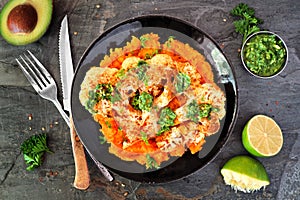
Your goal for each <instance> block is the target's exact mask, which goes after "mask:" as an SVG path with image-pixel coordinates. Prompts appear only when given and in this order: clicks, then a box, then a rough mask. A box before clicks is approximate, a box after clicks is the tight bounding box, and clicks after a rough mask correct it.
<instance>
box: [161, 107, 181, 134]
mask: <svg viewBox="0 0 300 200" xmlns="http://www.w3.org/2000/svg"><path fill="white" fill-rule="evenodd" d="M175 118H176V114H175V113H174V111H173V110H172V109H171V108H169V107H166V108H164V109H162V110H161V113H160V116H159V120H158V122H157V123H158V124H159V125H160V126H161V128H160V130H159V131H158V133H157V134H156V135H161V134H162V133H163V132H165V131H168V130H170V126H173V125H174V120H175Z"/></svg>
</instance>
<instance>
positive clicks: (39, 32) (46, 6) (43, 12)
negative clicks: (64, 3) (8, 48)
mask: <svg viewBox="0 0 300 200" xmlns="http://www.w3.org/2000/svg"><path fill="white" fill-rule="evenodd" d="M24 4H30V5H31V6H33V7H34V8H35V10H36V12H37V14H38V21H37V24H36V26H35V28H34V29H33V30H32V31H31V32H30V33H26V34H20V33H13V32H11V31H10V30H9V28H8V24H7V19H8V16H9V13H10V11H11V10H12V9H14V8H15V7H16V6H19V5H24ZM52 12H53V1H52V0H10V1H8V2H7V3H6V4H5V5H4V7H3V8H2V10H1V12H0V34H1V36H2V37H3V39H5V40H6V41H7V42H8V43H9V44H12V45H15V46H20V45H27V44H30V43H33V42H35V41H37V40H39V39H40V38H41V37H42V36H43V35H44V34H45V32H46V31H47V29H48V27H49V25H50V22H51V19H52Z"/></svg>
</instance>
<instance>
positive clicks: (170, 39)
mask: <svg viewBox="0 0 300 200" xmlns="http://www.w3.org/2000/svg"><path fill="white" fill-rule="evenodd" d="M174 38H175V37H174V36H169V38H168V40H167V42H166V45H167V47H168V48H170V47H171V43H172V42H173V40H174Z"/></svg>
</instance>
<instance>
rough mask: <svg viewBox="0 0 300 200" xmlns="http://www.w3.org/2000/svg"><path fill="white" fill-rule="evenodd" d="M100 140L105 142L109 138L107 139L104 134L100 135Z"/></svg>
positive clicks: (102, 142) (101, 142)
mask: <svg viewBox="0 0 300 200" xmlns="http://www.w3.org/2000/svg"><path fill="white" fill-rule="evenodd" d="M99 140H100V144H104V143H105V142H107V139H106V137H104V136H102V135H101V136H99Z"/></svg>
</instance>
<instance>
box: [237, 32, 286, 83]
mask: <svg viewBox="0 0 300 200" xmlns="http://www.w3.org/2000/svg"><path fill="white" fill-rule="evenodd" d="M287 54H288V50H287V47H286V45H285V43H284V41H283V40H282V39H281V38H280V37H279V36H278V35H277V34H275V33H272V32H269V31H259V32H256V33H254V34H252V35H251V36H249V37H248V38H247V39H246V41H245V42H244V44H243V47H242V50H241V59H242V62H243V65H244V67H245V68H246V69H247V70H248V71H249V72H250V73H251V74H253V75H254V76H256V77H260V78H271V77H274V76H276V75H278V74H279V73H280V72H282V71H283V69H284V68H285V66H286V63H287V57H288V55H287Z"/></svg>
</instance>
